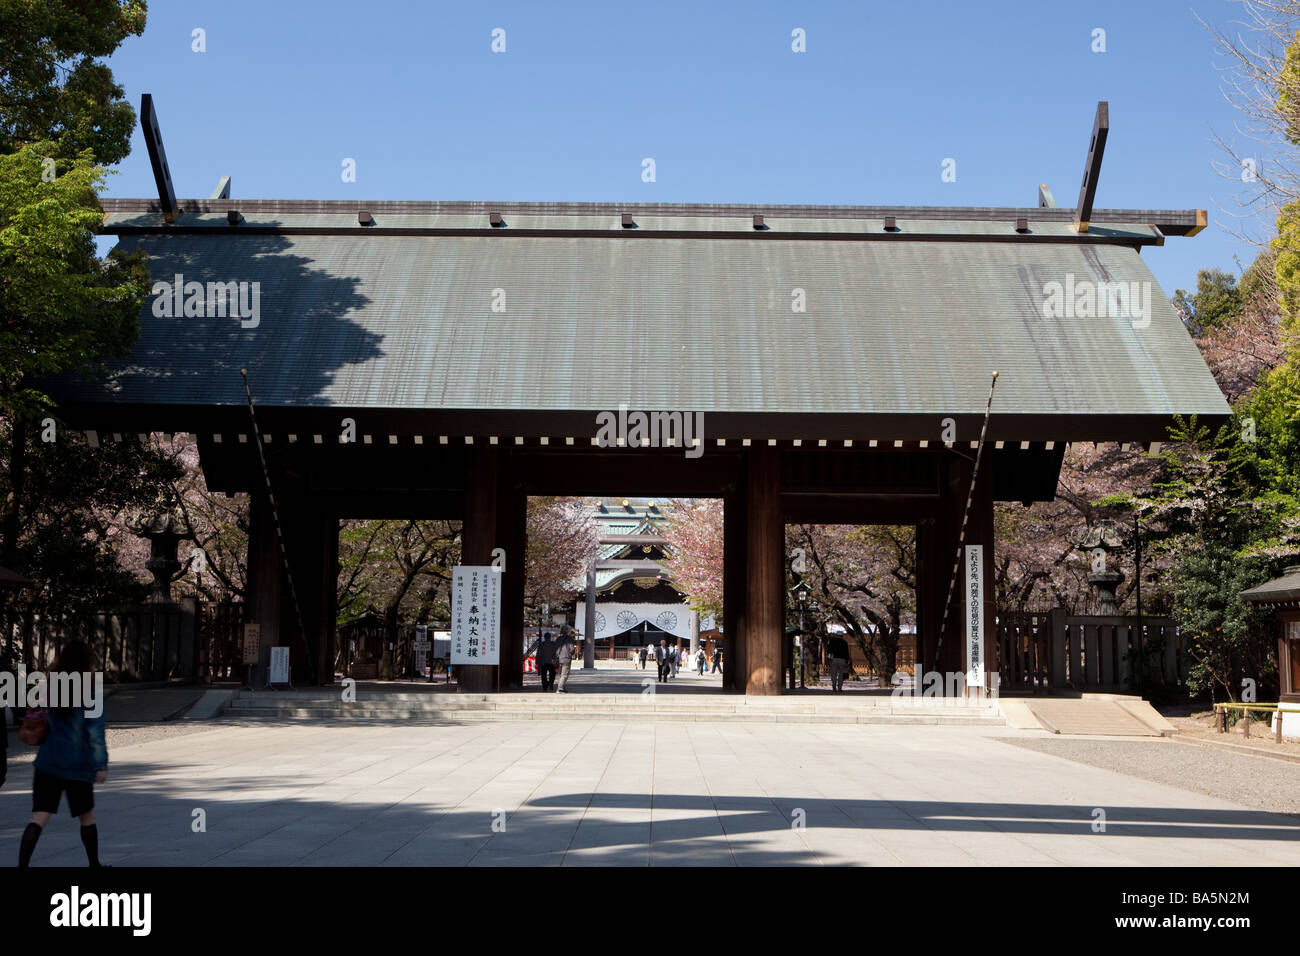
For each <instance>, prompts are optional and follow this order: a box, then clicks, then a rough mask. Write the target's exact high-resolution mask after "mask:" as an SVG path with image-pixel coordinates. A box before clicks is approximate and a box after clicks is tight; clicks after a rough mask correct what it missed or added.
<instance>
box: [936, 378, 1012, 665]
mask: <svg viewBox="0 0 1300 956" xmlns="http://www.w3.org/2000/svg"><path fill="white" fill-rule="evenodd" d="M997 387H998V373H997V372H994V373H993V381H992V382H990V383H989V401H988V404H987V405H985V406H984V424H983V425H981V426H980V440H979V444H978V445H976V447H975V467H974V468H973V469H972V470H971V476H970V489H969V490H968V491H967V492H966V508H965V510H963V511H962V513H961V531H960V532H959V533H958V535H957V559H956V560H955V561H954V562H953V565H952V576H951V577H949V578H948V597H947V600H945V601H944V602H943V623H942V624H940V625H939V642H938V643H937V644H935V646H934V663H935V666H936V667H937V666H938V665H939V652H940V651H942V650H943V635H944V632H945V631H947V629H948V608H949V607H950V606H951V605H952V591H953V588H955V587H956V586H957V575H958V573H959V572H960V571H961V557H962V550H963V549H964V548H965V547H966V521H967V519H969V518H970V506H971V502H973V501H974V500H975V480H976V479H977V478H978V477H979V474H980V460H981V459H982V458H983V457H984V438H985V436H986V435H987V434H988V432H989V414H990V413H991V412H992V411H993V390H994V389H995V388H997Z"/></svg>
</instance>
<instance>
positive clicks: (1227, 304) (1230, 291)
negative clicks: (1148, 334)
mask: <svg viewBox="0 0 1300 956" xmlns="http://www.w3.org/2000/svg"><path fill="white" fill-rule="evenodd" d="M1170 301H1171V302H1172V303H1173V306H1174V308H1175V309H1177V310H1178V314H1179V315H1181V316H1182V318H1183V322H1184V324H1186V325H1187V327H1188V328H1189V329H1191V330H1192V332H1193V333H1195V334H1196V335H1200V334H1201V333H1202V332H1203V331H1205V330H1206V329H1212V328H1221V327H1223V326H1225V325H1227V324H1229V323H1230V322H1232V321H1233V320H1234V319H1235V318H1236V317H1237V316H1238V315H1240V314H1241V307H1242V295H1241V290H1240V289H1239V288H1238V287H1237V277H1236V276H1234V275H1233V274H1232V273H1231V272H1224V271H1223V270H1222V269H1201V270H1199V271H1198V272H1197V273H1196V292H1195V293H1194V294H1191V295H1189V294H1188V293H1187V291H1186V290H1185V289H1179V290H1178V291H1177V292H1175V293H1174V295H1173V298H1172V299H1171V300H1170Z"/></svg>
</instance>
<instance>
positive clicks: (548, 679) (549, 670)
mask: <svg viewBox="0 0 1300 956" xmlns="http://www.w3.org/2000/svg"><path fill="white" fill-rule="evenodd" d="M555 651H556V645H555V641H554V639H553V638H552V637H551V632H550V631H547V632H546V633H545V634H543V635H542V639H541V640H540V641H539V642H538V644H537V673H538V674H540V675H541V677H542V693H543V694H545V693H547V692H548V691H552V690H555Z"/></svg>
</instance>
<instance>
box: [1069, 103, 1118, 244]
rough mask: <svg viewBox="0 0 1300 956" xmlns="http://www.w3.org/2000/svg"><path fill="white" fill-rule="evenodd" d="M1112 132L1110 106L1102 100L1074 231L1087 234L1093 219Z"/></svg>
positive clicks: (1084, 171) (1080, 191) (1077, 208)
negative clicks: (1099, 183)
mask: <svg viewBox="0 0 1300 956" xmlns="http://www.w3.org/2000/svg"><path fill="white" fill-rule="evenodd" d="M1109 132H1110V105H1109V104H1108V103H1107V102H1106V101H1105V100H1102V101H1101V102H1099V103H1098V104H1097V115H1096V117H1094V119H1093V121H1092V140H1091V141H1090V142H1089V143H1088V160H1087V162H1086V163H1084V166H1083V185H1082V186H1080V187H1079V204H1078V206H1076V207H1075V210H1074V229H1075V231H1076V232H1087V231H1088V221H1089V220H1090V219H1091V218H1092V201H1093V199H1094V198H1096V196H1097V178H1098V177H1099V176H1100V175H1101V157H1102V154H1103V153H1104V152H1105V151H1106V134H1107V133H1109Z"/></svg>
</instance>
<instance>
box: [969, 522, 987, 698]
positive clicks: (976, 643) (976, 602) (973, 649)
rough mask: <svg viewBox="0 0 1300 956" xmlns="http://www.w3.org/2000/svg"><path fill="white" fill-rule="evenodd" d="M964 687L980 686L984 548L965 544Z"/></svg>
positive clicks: (982, 649)
mask: <svg viewBox="0 0 1300 956" xmlns="http://www.w3.org/2000/svg"><path fill="white" fill-rule="evenodd" d="M965 607H966V686H967V687H981V688H982V687H983V686H984V545H982V544H968V545H966V601H965Z"/></svg>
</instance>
